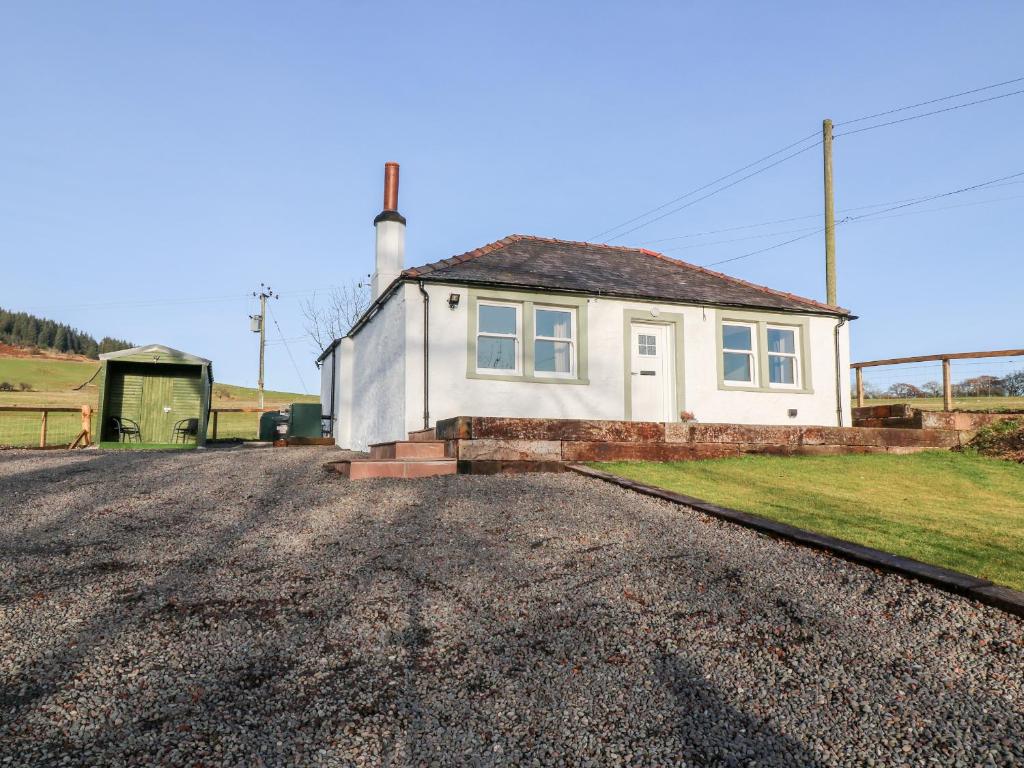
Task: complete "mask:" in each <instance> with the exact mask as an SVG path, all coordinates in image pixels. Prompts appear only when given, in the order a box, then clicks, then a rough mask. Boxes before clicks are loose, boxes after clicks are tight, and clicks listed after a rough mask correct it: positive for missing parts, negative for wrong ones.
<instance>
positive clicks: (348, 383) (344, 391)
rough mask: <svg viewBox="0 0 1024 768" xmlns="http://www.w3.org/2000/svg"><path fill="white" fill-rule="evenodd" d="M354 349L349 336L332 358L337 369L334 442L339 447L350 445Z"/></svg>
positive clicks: (348, 446)
mask: <svg viewBox="0 0 1024 768" xmlns="http://www.w3.org/2000/svg"><path fill="white" fill-rule="evenodd" d="M354 350H355V341H354V340H353V339H350V338H344V339H342V340H341V341H340V342H339V343H338V346H337V347H336V348H335V350H334V360H335V365H336V366H337V370H338V379H337V382H336V383H335V396H336V397H337V398H338V410H337V411H336V412H335V414H334V418H335V422H334V442H335V444H336V445H337V446H339V447H340V448H351V447H352V403H353V400H354V395H355V393H354V392H353V391H352V378H353V377H352V359H353V357H355V352H354Z"/></svg>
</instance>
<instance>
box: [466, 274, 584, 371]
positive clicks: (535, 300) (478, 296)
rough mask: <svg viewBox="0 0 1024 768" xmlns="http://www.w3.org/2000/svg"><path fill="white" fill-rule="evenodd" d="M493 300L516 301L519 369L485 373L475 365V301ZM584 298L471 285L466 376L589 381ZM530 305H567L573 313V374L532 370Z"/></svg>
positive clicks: (533, 317)
mask: <svg viewBox="0 0 1024 768" xmlns="http://www.w3.org/2000/svg"><path fill="white" fill-rule="evenodd" d="M481 301H483V302H488V301H494V302H499V303H502V304H518V305H519V316H520V318H521V330H522V334H523V343H522V345H521V347H522V348H521V350H520V355H521V356H522V359H521V361H519V362H520V369H519V370H520V371H521V372H520V373H518V374H500V373H485V372H481V371H477V369H476V337H477V324H478V322H479V316H478V312H479V309H478V305H479V303H480V302H481ZM588 303H589V302H588V300H587V299H586V298H581V297H578V296H563V295H559V294H554V293H529V292H525V291H492V290H487V289H483V288H471V289H470V290H469V296H468V298H467V301H466V309H467V310H468V314H469V318H468V331H469V332H468V335H467V338H466V378H467V379H486V380H489V381H522V382H527V383H531V384H589V383H590V379H589V378H588V370H589V367H588V360H587V354H588V350H587V306H588ZM534 307H539V308H541V309H544V308H551V309H568V310H572V311H573V313H574V314H575V319H574V322H575V324H576V343H575V345H574V347H575V349H574V352H575V355H576V360H575V367H574V370H575V371H576V375H575V376H573V377H569V376H564V375H562V376H549V375H547V374H546V373H537V372H536V371H535V370H534V343H535V341H536V339H535V336H534V330H535V328H534V325H535V315H534Z"/></svg>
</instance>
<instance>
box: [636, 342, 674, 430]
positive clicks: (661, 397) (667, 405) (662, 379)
mask: <svg viewBox="0 0 1024 768" xmlns="http://www.w3.org/2000/svg"><path fill="white" fill-rule="evenodd" d="M629 337H630V345H631V348H632V351H631V353H630V363H631V366H630V371H629V373H630V376H629V379H630V388H631V391H630V394H631V398H630V402H631V404H632V409H631V414H630V418H632V419H633V421H675V419H674V418H673V416H672V409H673V406H674V398H673V396H672V393H673V381H672V379H673V373H674V356H673V349H672V345H671V343H670V342H671V338H672V334H671V332H670V330H669V326H667V325H653V324H650V323H632V324H631V326H630V334H629Z"/></svg>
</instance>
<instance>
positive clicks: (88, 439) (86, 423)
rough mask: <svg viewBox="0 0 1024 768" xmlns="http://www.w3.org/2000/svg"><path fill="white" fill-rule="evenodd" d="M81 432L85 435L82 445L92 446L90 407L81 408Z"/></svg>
mask: <svg viewBox="0 0 1024 768" xmlns="http://www.w3.org/2000/svg"><path fill="white" fill-rule="evenodd" d="M82 432H84V433H85V440H84V441H83V443H82V445H92V406H91V405H83V406H82Z"/></svg>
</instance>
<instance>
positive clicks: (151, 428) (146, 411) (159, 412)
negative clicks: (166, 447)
mask: <svg viewBox="0 0 1024 768" xmlns="http://www.w3.org/2000/svg"><path fill="white" fill-rule="evenodd" d="M173 392H174V379H173V378H172V377H171V376H160V375H156V376H144V377H143V383H142V419H141V420H140V421H139V428H140V429H141V431H142V442H144V443H169V442H171V429H172V427H173V425H174V422H175V421H176V419H175V418H174V407H173V402H174V400H173Z"/></svg>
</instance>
